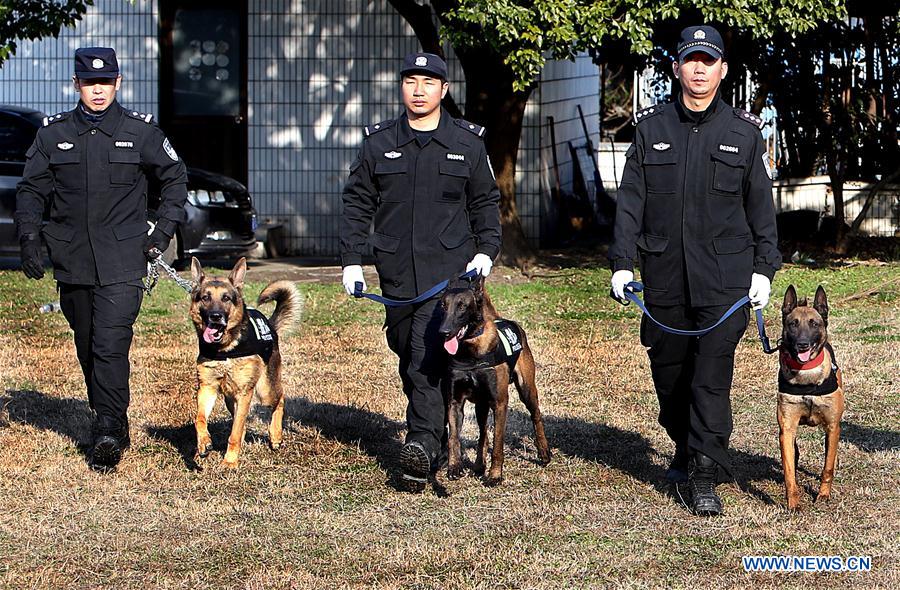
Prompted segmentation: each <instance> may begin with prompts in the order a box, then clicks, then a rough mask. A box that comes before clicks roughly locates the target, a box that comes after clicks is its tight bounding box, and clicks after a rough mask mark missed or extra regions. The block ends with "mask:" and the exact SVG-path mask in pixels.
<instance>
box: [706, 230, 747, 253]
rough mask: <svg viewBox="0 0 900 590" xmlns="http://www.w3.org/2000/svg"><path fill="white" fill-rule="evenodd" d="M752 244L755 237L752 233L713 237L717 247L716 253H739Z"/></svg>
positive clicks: (714, 244)
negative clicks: (751, 235)
mask: <svg viewBox="0 0 900 590" xmlns="http://www.w3.org/2000/svg"><path fill="white" fill-rule="evenodd" d="M752 245H753V238H751V237H750V234H746V235H743V236H729V237H723V238H713V246H714V247H715V249H716V254H737V253H738V252H743V251H744V250H746V249H747V248H749V247H751V246H752Z"/></svg>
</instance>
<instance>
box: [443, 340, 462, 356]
mask: <svg viewBox="0 0 900 590" xmlns="http://www.w3.org/2000/svg"><path fill="white" fill-rule="evenodd" d="M444 349H445V350H446V351H447V352H448V353H450V354H456V351H457V350H459V338H457V337H456V336H454V337H453V338H451V339H450V340H444Z"/></svg>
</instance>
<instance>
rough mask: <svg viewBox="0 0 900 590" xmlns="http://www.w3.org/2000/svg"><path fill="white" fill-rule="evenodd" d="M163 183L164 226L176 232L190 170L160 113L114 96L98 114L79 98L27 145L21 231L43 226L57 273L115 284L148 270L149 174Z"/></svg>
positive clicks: (46, 121) (69, 280) (20, 191)
mask: <svg viewBox="0 0 900 590" xmlns="http://www.w3.org/2000/svg"><path fill="white" fill-rule="evenodd" d="M148 176H149V177H153V178H155V179H157V180H158V181H159V184H160V205H159V208H158V209H157V215H158V218H159V221H158V227H159V228H160V230H162V231H163V232H165V233H167V234H168V235H170V236H171V235H172V234H174V233H175V228H176V226H177V224H179V223H181V222H183V221H184V219H185V212H184V202H185V200H186V199H187V189H186V183H187V174H186V172H185V167H184V163H183V162H181V161H180V159H179V158H178V155H177V154H176V153H175V150H174V149H172V146H171V145H170V144H169V141H168V140H167V139H166V137H165V135H164V134H163V132H162V130H161V129H159V127H157V126H156V124H155V123H154V122H153V121H152V115H148V114H144V113H139V112H137V111H129V110H126V109H125V108H123V107H122V106H121V105H119V104H118V103H117V102H113V104H112V105H110V106H109V108H108V110H107V112H106V114H105V115H104V116H103V118H102V119H100V121H98V122H96V123H94V122H91V121H90V120H89V119H88V118H87V117H86V116H85V115H84V113H83V112H82V110H81V107H80V106H77V107H75V109H73V110H72V111H69V112H65V113H60V114H58V115H53V116H51V117H47V118H45V119H44V126H43V127H42V128H41V129H40V130H38V133H37V137H36V138H35V140H34V143H33V144H32V146H31V148H30V149H29V150H28V152H27V161H26V164H25V172H24V175H23V178H22V180H21V182H20V183H19V186H18V193H17V197H16V200H17V202H16V222H17V224H18V230H19V235H20V236H23V235H28V234H31V235H37V234H38V231H40V227H41V219H42V215H43V212H44V207H45V204H46V203H47V201H48V200H49V203H50V222H49V223H48V224H47V225H46V227H44V229H43V232H42V233H43V237H44V240H45V241H46V243H47V247H48V250H49V253H50V260H51V261H52V262H53V269H54V270H53V276H54V278H56V279H57V280H58V281H62V282H64V283H72V284H88V285H95V284H96V285H108V284H112V283H119V282H125V281H130V280H134V279H139V278H140V277H142V276H144V275H145V274H146V271H147V260H146V258H145V255H144V248H143V246H144V240H145V238H146V236H147V231H148V229H149V226H148V225H147V178H148Z"/></svg>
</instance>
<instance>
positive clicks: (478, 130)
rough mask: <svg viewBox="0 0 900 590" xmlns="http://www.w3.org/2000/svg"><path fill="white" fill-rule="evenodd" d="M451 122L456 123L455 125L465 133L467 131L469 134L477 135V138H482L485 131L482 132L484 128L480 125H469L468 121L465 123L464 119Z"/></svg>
mask: <svg viewBox="0 0 900 590" xmlns="http://www.w3.org/2000/svg"><path fill="white" fill-rule="evenodd" d="M453 122H454V123H456V124H457V125H459V127H460V128H462V129H465V130H466V131H468V132H469V133H472V134H473V135H477V136H478V137H484V131H485V130H484V127H482V126H481V125H476V124H475V123H470V122H469V121H466V120H464V119H454V120H453Z"/></svg>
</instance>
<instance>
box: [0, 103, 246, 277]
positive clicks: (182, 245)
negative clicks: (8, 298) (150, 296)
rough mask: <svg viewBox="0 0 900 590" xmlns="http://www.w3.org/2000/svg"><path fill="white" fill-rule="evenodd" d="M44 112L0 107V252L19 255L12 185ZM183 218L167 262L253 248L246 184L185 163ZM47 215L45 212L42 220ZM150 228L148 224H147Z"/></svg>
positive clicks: (151, 201)
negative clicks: (185, 188) (186, 180)
mask: <svg viewBox="0 0 900 590" xmlns="http://www.w3.org/2000/svg"><path fill="white" fill-rule="evenodd" d="M43 119H44V113H42V112H40V111H36V110H34V109H29V108H24V107H18V106H9V105H0V256H13V255H15V256H18V254H19V242H18V240H17V239H16V226H15V221H14V219H13V213H14V212H15V209H16V185H17V184H18V182H19V180H20V179H21V178H22V172H23V170H24V168H25V152H26V151H27V150H28V148H29V147H30V146H31V144H32V142H34V136H35V135H36V134H37V130H38V129H39V128H40V126H41V125H42V124H43ZM187 176H188V185H187V189H188V202H187V204H186V205H185V210H186V212H187V222H185V223H184V225H182V226H181V227H179V228H178V232H177V234H176V236H175V238H174V239H173V240H172V242H171V244H170V245H169V249H168V250H167V251H166V253H165V255H164V258H165V260H166V261H168V262H170V263H177V262H179V261H184V260H185V259H187V258H188V257H190V256H198V257H215V258H218V257H236V256H241V255H244V254H247V253H248V252H249V251H250V250H252V249H254V248H255V247H256V237H255V233H254V232H255V231H256V227H257V218H256V210H255V209H254V208H253V202H252V200H251V198H250V193H249V192H247V188H246V187H245V186H244V185H243V184H241V183H240V182H238V181H236V180H234V179H232V178H229V177H227V176H223V175H221V174H216V173H214V172H207V171H206V170H199V169H197V168H191V167H190V166H188V167H187ZM147 203H148V206H149V207H150V212H149V219H148V221H151V222H152V221H154V217H155V209H156V206H157V205H158V204H159V192H158V189H157V188H156V187H154V186H152V183H151V186H150V189H149V194H148V195H147ZM48 215H49V207H48V210H47V211H45V213H44V216H45V218H46V217H47V216H48ZM148 229H149V226H148Z"/></svg>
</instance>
